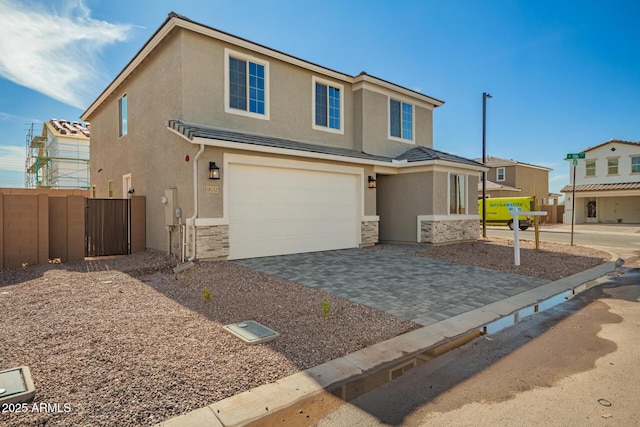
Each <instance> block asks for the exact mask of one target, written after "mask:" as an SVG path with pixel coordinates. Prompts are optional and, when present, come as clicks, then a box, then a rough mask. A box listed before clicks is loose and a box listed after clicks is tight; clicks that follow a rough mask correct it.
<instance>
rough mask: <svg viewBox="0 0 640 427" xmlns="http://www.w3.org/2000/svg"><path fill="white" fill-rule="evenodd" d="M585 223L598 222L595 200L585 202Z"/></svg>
mask: <svg viewBox="0 0 640 427" xmlns="http://www.w3.org/2000/svg"><path fill="white" fill-rule="evenodd" d="M587 222H598V215H597V210H596V201H595V199H590V200H587Z"/></svg>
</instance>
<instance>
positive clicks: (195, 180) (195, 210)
mask: <svg viewBox="0 0 640 427" xmlns="http://www.w3.org/2000/svg"><path fill="white" fill-rule="evenodd" d="M203 152H204V144H200V150H198V154H196V157H195V158H194V159H193V216H192V217H191V218H190V219H191V227H193V239H192V244H191V256H190V257H189V262H191V261H193V260H194V259H195V258H196V218H198V159H199V158H200V156H201V155H202V153H203Z"/></svg>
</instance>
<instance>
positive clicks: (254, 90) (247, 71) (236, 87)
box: [229, 56, 265, 114]
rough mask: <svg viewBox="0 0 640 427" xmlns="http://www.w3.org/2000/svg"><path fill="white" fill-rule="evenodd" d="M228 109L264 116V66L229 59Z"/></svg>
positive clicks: (232, 58)
mask: <svg viewBox="0 0 640 427" xmlns="http://www.w3.org/2000/svg"><path fill="white" fill-rule="evenodd" d="M229 107H231V108H235V109H237V110H243V111H248V112H250V113H256V114H265V70H264V65H262V64H258V63H255V62H252V61H245V60H242V59H238V58H234V57H231V56H230V57H229Z"/></svg>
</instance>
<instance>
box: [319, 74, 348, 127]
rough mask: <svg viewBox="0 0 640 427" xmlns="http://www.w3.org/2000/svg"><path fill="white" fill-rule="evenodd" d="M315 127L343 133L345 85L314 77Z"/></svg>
mask: <svg viewBox="0 0 640 427" xmlns="http://www.w3.org/2000/svg"><path fill="white" fill-rule="evenodd" d="M312 82H313V99H314V103H313V128H314V129H318V130H326V131H331V132H339V133H342V122H343V120H342V111H343V108H342V106H343V97H342V92H343V86H342V85H338V84H335V83H331V82H328V81H324V80H320V79H316V78H315V77H314V78H313V81H312Z"/></svg>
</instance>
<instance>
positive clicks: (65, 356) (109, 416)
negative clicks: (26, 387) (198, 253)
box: [0, 252, 417, 426]
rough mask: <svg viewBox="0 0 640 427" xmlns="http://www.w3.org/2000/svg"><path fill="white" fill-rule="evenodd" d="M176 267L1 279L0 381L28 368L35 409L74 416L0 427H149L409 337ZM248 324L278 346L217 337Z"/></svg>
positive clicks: (14, 416) (252, 279) (95, 264)
mask: <svg viewBox="0 0 640 427" xmlns="http://www.w3.org/2000/svg"><path fill="white" fill-rule="evenodd" d="M173 266H175V261H174V260H172V259H170V258H168V257H166V256H164V255H161V254H157V253H151V252H145V253H140V254H135V255H132V256H128V257H119V258H110V259H100V260H94V261H85V262H83V263H70V264H55V265H47V266H31V267H27V268H25V269H17V270H4V271H1V272H0V313H2V316H3V320H2V329H1V330H0V370H3V369H9V368H13V367H16V366H19V365H27V366H29V367H30V369H31V374H32V376H33V379H34V383H35V386H36V398H35V401H34V403H37V404H40V403H41V402H45V403H49V404H56V403H57V404H59V407H60V408H61V410H62V408H63V407H64V404H65V403H68V404H70V405H71V411H70V412H68V413H60V414H53V413H38V412H31V409H32V406H29V412H28V413H2V414H0V425H2V426H40V425H46V426H53V425H59V426H76V425H83V426H89V425H91V426H128V425H148V424H154V423H157V422H159V421H162V420H165V419H167V418H171V417H172V416H175V415H178V414H180V413H184V412H188V411H190V410H194V409H197V408H200V407H202V406H205V405H207V404H210V403H213V402H215V401H217V400H220V399H223V398H225V397H229V396H232V395H234V394H237V393H239V392H241V391H245V390H248V389H250V388H253V387H257V386H259V385H261V384H265V383H269V382H273V381H275V380H277V379H279V378H283V377H285V376H288V375H291V374H293V373H295V372H298V371H300V370H304V369H306V368H310V367H312V366H316V365H318V364H321V363H324V362H327V361H329V360H332V359H335V358H337V357H340V356H343V355H345V354H348V353H351V352H353V351H356V350H358V349H361V348H363V347H367V346H369V345H372V344H374V343H376V342H379V341H383V340H385V339H388V338H391V337H393V336H396V335H399V334H402V333H404V332H407V331H410V330H412V329H415V328H416V327H417V325H415V324H413V323H411V322H407V321H404V320H402V319H399V318H397V317H395V316H392V315H389V314H386V313H382V312H380V311H378V310H375V309H372V308H368V307H364V306H362V305H359V304H356V303H353V302H350V301H347V300H344V299H341V298H338V297H334V296H332V295H329V294H327V293H324V292H321V291H318V290H314V289H311V288H307V287H305V286H302V285H299V284H297V283H293V282H289V281H286V280H282V279H278V278H274V277H271V276H267V275H265V274H263V273H259V272H255V271H252V270H249V269H247V268H244V267H241V266H237V265H234V264H232V263H228V262H211V263H201V264H197V265H196V266H195V267H194V268H192V269H191V270H189V273H188V276H187V277H186V278H184V277H183V276H182V275H180V276H179V278H178V280H176V279H175V278H174V275H173V273H172V271H171V268H172V267H173ZM205 286H206V287H207V288H208V290H209V291H210V295H211V302H210V303H207V302H205V301H204V298H203V288H204V287H205ZM324 298H327V301H328V303H329V310H330V312H329V315H328V316H327V317H325V316H324V314H323V309H322V305H321V304H322V301H323V299H324ZM244 320H256V321H258V322H261V323H263V324H265V325H266V326H268V327H270V328H272V329H275V330H276V331H278V332H279V333H280V334H281V336H280V337H279V338H277V339H276V340H274V341H271V342H268V343H266V344H259V345H246V344H244V343H243V342H241V341H240V340H239V339H237V338H235V337H232V336H230V335H228V334H227V333H225V332H224V331H223V330H222V328H221V326H222V325H225V324H228V323H233V322H239V321H244Z"/></svg>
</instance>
